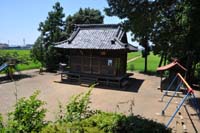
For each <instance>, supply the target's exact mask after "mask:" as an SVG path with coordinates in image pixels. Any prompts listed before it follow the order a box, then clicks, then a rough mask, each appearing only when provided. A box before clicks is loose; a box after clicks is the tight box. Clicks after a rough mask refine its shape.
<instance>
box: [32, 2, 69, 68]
mask: <svg viewBox="0 0 200 133" xmlns="http://www.w3.org/2000/svg"><path fill="white" fill-rule="evenodd" d="M64 17H65V15H64V13H63V8H62V7H61V5H60V3H59V2H56V3H55V5H54V6H53V11H50V12H49V13H48V17H47V18H46V20H45V21H44V22H41V23H40V24H39V28H38V30H39V31H40V32H41V35H40V37H39V38H38V39H37V41H36V42H35V44H34V47H33V50H32V53H33V54H32V55H33V57H35V58H36V59H37V60H38V61H40V62H41V63H42V64H44V66H45V67H46V68H47V70H54V69H56V68H57V65H58V63H59V57H60V53H59V52H58V51H56V50H55V49H54V45H55V42H60V41H63V40H64V39H66V37H65V32H64V20H63V18H64Z"/></svg>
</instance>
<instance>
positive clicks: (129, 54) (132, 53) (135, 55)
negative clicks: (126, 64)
mask: <svg viewBox="0 0 200 133" xmlns="http://www.w3.org/2000/svg"><path fill="white" fill-rule="evenodd" d="M140 55H141V52H140V51H138V52H131V53H128V57H127V60H130V59H132V58H134V57H137V56H140Z"/></svg>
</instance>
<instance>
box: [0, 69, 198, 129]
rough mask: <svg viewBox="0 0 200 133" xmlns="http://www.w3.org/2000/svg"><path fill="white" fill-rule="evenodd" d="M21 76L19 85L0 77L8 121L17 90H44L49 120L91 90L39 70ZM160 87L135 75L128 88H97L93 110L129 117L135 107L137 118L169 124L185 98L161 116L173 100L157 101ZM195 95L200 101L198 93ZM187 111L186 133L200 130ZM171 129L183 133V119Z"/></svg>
mask: <svg viewBox="0 0 200 133" xmlns="http://www.w3.org/2000/svg"><path fill="white" fill-rule="evenodd" d="M22 74H23V76H22V77H23V78H21V79H20V80H17V81H16V82H10V81H9V80H5V78H4V75H0V113H2V114H3V116H4V117H5V118H6V114H7V113H8V112H9V111H11V110H13V105H14V104H15V103H16V96H15V92H16V88H17V98H21V97H28V96H30V95H31V94H33V92H34V91H36V90H40V91H41V93H40V95H39V98H40V99H41V100H44V101H46V102H47V104H46V106H45V107H46V108H47V109H48V112H47V115H46V119H47V120H55V117H56V112H58V103H59V102H60V103H62V104H66V103H67V102H68V101H69V98H70V97H71V96H73V95H74V94H79V93H81V92H86V91H87V90H88V87H83V86H80V85H75V84H68V83H61V82H60V75H58V74H55V73H43V74H42V75H40V74H39V72H38V70H29V71H24V72H22ZM159 84H160V78H159V77H156V76H149V75H144V74H140V73H137V72H134V75H133V76H132V79H131V84H130V86H129V87H128V88H126V89H115V88H106V87H101V88H100V87H96V88H94V90H93V91H92V95H91V101H92V103H91V108H93V109H101V110H104V111H108V112H119V113H123V114H126V115H128V114H130V113H131V111H130V110H131V107H132V112H133V113H134V114H135V115H141V116H143V117H146V118H149V119H153V120H156V121H158V122H162V123H165V124H166V123H167V121H168V120H169V118H170V117H171V115H172V114H173V112H174V111H175V109H176V107H177V103H179V102H180V101H181V97H182V96H180V97H177V98H174V99H173V101H172V104H170V106H169V108H168V109H167V110H166V115H165V116H161V115H160V113H161V110H162V109H163V107H164V106H165V104H166V102H167V101H168V100H169V98H170V97H165V98H164V101H163V102H159V101H158V100H159V99H160V97H161V96H162V93H161V92H160V90H158V89H157V88H158V87H159ZM195 93H196V95H197V97H198V98H199V97H200V95H199V91H196V92H195ZM132 105H133V106H132ZM186 108H187V109H188V111H189V116H190V117H191V119H192V121H191V120H190V119H189V116H188V114H187V113H186V110H185V108H184V107H182V108H181V110H180V112H181V113H182V115H183V118H184V122H185V123H186V127H187V132H195V130H197V131H200V126H199V124H200V121H199V119H198V118H197V116H196V113H195V111H194V109H193V108H192V107H191V106H190V105H187V104H186ZM192 123H193V124H192ZM170 127H172V128H173V129H174V131H176V132H183V128H182V126H181V120H180V118H179V117H178V115H176V117H175V119H174V120H173V122H172V123H171V125H170ZM195 128H196V129H195Z"/></svg>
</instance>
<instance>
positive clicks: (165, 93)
mask: <svg viewBox="0 0 200 133" xmlns="http://www.w3.org/2000/svg"><path fill="white" fill-rule="evenodd" d="M176 78H177V75H176V76H175V77H174V79H173V80H172V82H171V83H170V85H169V86H168V87H167V89H166V91H165V92H164V94H163V96H162V97H161V100H160V101H163V98H164V96H166V95H167V91H168V90H169V89H170V88H171V86H172V84H173V83H174V81H175V80H176Z"/></svg>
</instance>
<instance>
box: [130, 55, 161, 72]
mask: <svg viewBox="0 0 200 133" xmlns="http://www.w3.org/2000/svg"><path fill="white" fill-rule="evenodd" d="M159 61H160V57H159V56H157V55H153V53H150V55H149V56H148V62H147V63H148V64H147V69H148V72H153V73H154V72H156V69H157V66H158V64H159ZM127 69H128V70H134V71H139V72H143V71H144V58H139V59H136V60H135V61H132V62H129V63H128V64H127Z"/></svg>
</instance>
